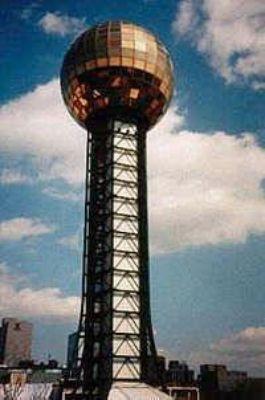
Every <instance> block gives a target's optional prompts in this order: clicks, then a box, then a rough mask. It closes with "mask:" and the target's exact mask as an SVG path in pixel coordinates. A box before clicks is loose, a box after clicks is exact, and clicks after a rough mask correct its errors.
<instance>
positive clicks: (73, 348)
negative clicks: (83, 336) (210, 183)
mask: <svg viewBox="0 0 265 400" xmlns="http://www.w3.org/2000/svg"><path fill="white" fill-rule="evenodd" d="M77 343H78V332H74V333H71V334H70V335H69V336H68V344H67V367H68V368H69V369H72V368H73V363H74V360H75V358H76V352H77Z"/></svg>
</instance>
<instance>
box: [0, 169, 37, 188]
mask: <svg viewBox="0 0 265 400" xmlns="http://www.w3.org/2000/svg"><path fill="white" fill-rule="evenodd" d="M31 182H32V179H31V178H30V177H29V176H27V175H25V174H23V173H22V172H21V171H16V170H10V169H4V170H3V171H2V172H1V174H0V184H1V185H18V184H27V183H31Z"/></svg>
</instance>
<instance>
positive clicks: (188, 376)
mask: <svg viewBox="0 0 265 400" xmlns="http://www.w3.org/2000/svg"><path fill="white" fill-rule="evenodd" d="M167 383H168V384H169V385H171V386H178V385H180V386H185V385H192V384H193V383H194V371H193V370H191V369H189V367H188V365H187V364H186V363H185V362H179V361H177V360H172V361H169V364H168V370H167Z"/></svg>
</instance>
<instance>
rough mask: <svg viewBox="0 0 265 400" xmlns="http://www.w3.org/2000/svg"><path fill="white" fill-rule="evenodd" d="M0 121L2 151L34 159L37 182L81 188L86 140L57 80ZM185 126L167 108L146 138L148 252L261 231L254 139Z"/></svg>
mask: <svg viewBox="0 0 265 400" xmlns="http://www.w3.org/2000/svg"><path fill="white" fill-rule="evenodd" d="M25 115H26V116H27V118H25ZM0 118H1V122H2V123H1V126H0V151H2V152H5V153H8V154H10V158H12V157H14V158H16V155H17V154H19V155H20V156H21V154H22V155H24V156H25V157H27V159H31V161H32V163H33V169H34V170H35V171H38V174H39V179H40V180H44V179H47V180H50V179H55V180H57V179H63V180H64V181H66V182H68V183H69V184H74V185H77V184H80V183H82V182H83V177H84V173H85V137H86V134H85V131H84V130H82V129H81V128H80V127H79V126H78V125H77V124H76V123H75V122H74V121H73V120H72V119H71V117H70V116H68V114H67V111H66V110H65V107H64V105H63V103H62V100H61V98H60V89H59V85H58V82H57V81H55V80H54V81H52V82H49V83H48V84H46V85H42V86H39V87H37V88H36V89H35V90H34V91H33V92H31V93H28V94H26V95H25V96H23V97H21V98H19V99H17V100H14V101H12V102H10V103H8V104H7V105H4V106H3V107H2V108H0ZM43 121H45V124H44V123H43ZM182 124H183V116H181V115H179V114H178V112H177V111H176V110H174V108H173V107H171V108H170V109H169V111H168V113H167V115H166V116H165V118H163V119H162V120H161V122H160V123H159V124H158V125H157V127H155V128H154V129H153V130H152V131H151V132H150V133H148V173H149V181H148V186H149V211H150V234H151V244H152V249H153V251H155V252H168V251H176V250H178V249H181V248H183V247H186V246H190V245H196V246H200V245H205V244H213V245H214V244H218V243H224V242H231V243H232V242H233V243H238V242H244V241H245V240H246V239H247V238H248V237H249V235H251V234H262V233H264V232H265V199H264V191H263V190H262V182H263V180H264V179H265V151H264V149H263V148H262V147H260V146H259V144H258V143H257V142H256V141H255V137H254V136H253V135H251V133H244V134H242V135H241V136H240V137H237V136H233V135H229V134H227V133H226V132H213V133H212V134H205V133H200V132H190V131H185V130H183V128H182V127H181V125H182ZM22 171H23V169H22ZM53 187H54V186H53ZM44 191H45V192H46V194H50V195H54V196H57V198H58V196H61V194H62V193H61V191H60V190H59V191H57V190H56V189H51V187H48V188H46V189H44ZM64 195H65V193H63V196H64Z"/></svg>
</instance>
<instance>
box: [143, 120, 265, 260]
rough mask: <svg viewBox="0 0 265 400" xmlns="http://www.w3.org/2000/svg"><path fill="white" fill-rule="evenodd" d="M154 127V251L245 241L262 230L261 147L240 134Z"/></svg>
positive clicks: (151, 164)
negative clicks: (174, 131) (208, 133)
mask: <svg viewBox="0 0 265 400" xmlns="http://www.w3.org/2000/svg"><path fill="white" fill-rule="evenodd" d="M170 129H171V126H170V124H169V125H168V124H167V121H166V120H165V121H164V128H163V129H161V128H159V127H158V128H157V129H155V130H154V132H151V133H150V136H149V154H148V166H149V193H150V195H149V212H150V235H151V244H152V247H153V251H154V252H168V251H174V250H176V249H180V248H183V247H186V246H190V245H197V246H198V245H205V244H213V245H214V244H218V243H224V242H231V243H232V242H233V243H238V242H244V241H245V240H246V239H247V238H248V236H249V235H250V234H262V233H264V232H265V197H264V191H263V189H262V182H263V180H264V179H265V172H264V171H265V170H264V168H265V151H264V149H263V148H261V147H259V146H258V144H257V143H256V141H255V138H254V137H253V136H252V135H250V134H244V135H242V136H241V137H236V136H231V135H227V134H226V133H224V132H217V133H214V134H213V135H206V134H202V133H195V132H188V131H182V130H181V131H180V132H179V133H178V134H177V135H173V134H171V133H170Z"/></svg>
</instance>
